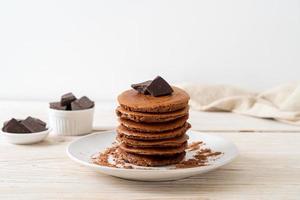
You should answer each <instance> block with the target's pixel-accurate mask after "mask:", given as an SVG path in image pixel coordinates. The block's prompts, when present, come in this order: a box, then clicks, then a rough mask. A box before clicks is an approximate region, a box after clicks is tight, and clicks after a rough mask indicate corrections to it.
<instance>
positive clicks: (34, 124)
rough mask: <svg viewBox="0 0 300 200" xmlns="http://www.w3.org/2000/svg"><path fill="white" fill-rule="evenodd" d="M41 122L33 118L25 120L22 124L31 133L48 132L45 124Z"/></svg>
mask: <svg viewBox="0 0 300 200" xmlns="http://www.w3.org/2000/svg"><path fill="white" fill-rule="evenodd" d="M40 121H41V120H39V121H38V120H37V119H35V118H32V117H27V118H26V119H25V120H23V121H22V122H21V124H22V125H23V126H25V127H26V128H27V129H28V130H29V131H30V132H31V133H36V132H41V131H45V130H47V129H46V127H45V126H44V124H45V122H43V121H42V122H43V124H42V123H41V122H40Z"/></svg>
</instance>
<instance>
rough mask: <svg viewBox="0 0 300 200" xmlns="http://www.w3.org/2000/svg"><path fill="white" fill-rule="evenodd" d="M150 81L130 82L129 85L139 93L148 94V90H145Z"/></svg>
mask: <svg viewBox="0 0 300 200" xmlns="http://www.w3.org/2000/svg"><path fill="white" fill-rule="evenodd" d="M151 82H152V81H151V80H150V81H145V82H142V83H136V84H132V85H131V87H132V88H133V89H135V90H136V91H138V92H139V93H142V94H149V92H148V91H147V87H148V85H150V83H151Z"/></svg>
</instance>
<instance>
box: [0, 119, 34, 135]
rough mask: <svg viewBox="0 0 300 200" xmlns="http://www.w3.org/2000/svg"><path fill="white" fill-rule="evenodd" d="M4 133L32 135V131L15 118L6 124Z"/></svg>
mask: <svg viewBox="0 0 300 200" xmlns="http://www.w3.org/2000/svg"><path fill="white" fill-rule="evenodd" d="M2 131H4V132H7V133H30V130H29V129H27V128H26V127H25V126H24V125H23V124H21V123H20V121H18V120H16V119H15V118H12V119H11V120H9V121H8V122H5V123H4V126H3V128H2Z"/></svg>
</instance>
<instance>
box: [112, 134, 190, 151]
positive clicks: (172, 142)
mask: <svg viewBox="0 0 300 200" xmlns="http://www.w3.org/2000/svg"><path fill="white" fill-rule="evenodd" d="M188 138H189V137H188V136H187V135H186V134H184V135H182V136H179V137H176V138H171V139H163V140H152V141H149V140H148V141H145V140H134V139H129V138H126V137H125V136H124V135H122V134H118V136H117V138H116V140H117V141H118V142H119V143H120V144H121V143H122V144H125V145H127V146H130V147H137V148H139V147H180V146H181V145H182V144H183V143H185V142H186V141H187V140H188Z"/></svg>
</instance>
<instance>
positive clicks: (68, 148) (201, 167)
mask: <svg viewBox="0 0 300 200" xmlns="http://www.w3.org/2000/svg"><path fill="white" fill-rule="evenodd" d="M110 132H115V129H112V130H106V131H96V132H94V133H91V134H88V135H85V136H82V137H79V138H76V139H75V140H73V141H72V142H71V143H69V144H68V146H67V148H66V153H67V155H68V157H69V158H70V159H71V160H73V161H74V162H77V163H79V164H81V165H84V166H88V167H90V168H93V169H98V170H103V171H108V170H114V171H120V172H125V171H128V170H130V171H131V172H148V173H149V172H158V171H159V172H165V171H167V172H168V173H171V172H172V173H173V172H174V173H175V172H183V171H184V172H195V171H198V170H199V169H201V170H213V169H217V168H219V167H222V166H224V165H227V164H229V163H230V162H232V161H233V160H234V159H236V158H237V157H238V156H239V154H240V153H239V149H238V148H237V146H236V145H235V144H234V143H233V142H232V141H231V140H228V139H227V138H224V137H221V136H216V135H210V134H206V133H202V132H200V131H194V130H189V131H188V132H198V133H199V134H202V135H205V136H208V137H217V138H221V139H223V140H226V141H228V142H230V143H231V145H232V147H233V148H234V149H235V152H236V154H235V155H233V156H232V157H231V158H229V159H227V160H225V161H224V162H222V163H220V164H215V165H208V166H198V167H191V168H179V169H178V168H177V169H157V170H151V169H136V168H134V169H126V168H116V167H108V166H101V165H97V164H94V163H89V162H86V161H82V160H80V159H78V158H76V157H75V156H73V155H72V154H71V153H70V147H71V146H72V145H73V144H74V143H77V142H78V141H80V140H83V139H85V138H88V137H91V136H93V135H98V134H105V133H110Z"/></svg>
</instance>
